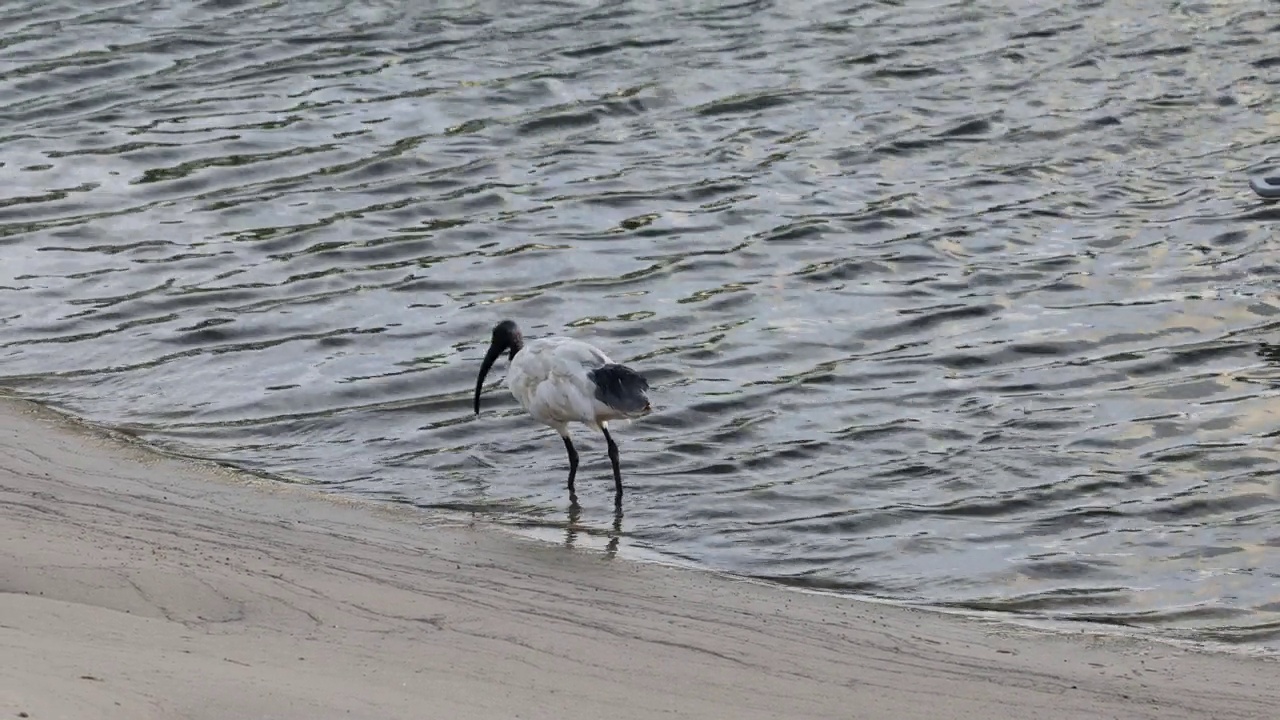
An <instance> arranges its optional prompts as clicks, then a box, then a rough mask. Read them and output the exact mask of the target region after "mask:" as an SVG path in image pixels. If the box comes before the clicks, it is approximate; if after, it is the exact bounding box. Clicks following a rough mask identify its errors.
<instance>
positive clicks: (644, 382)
mask: <svg viewBox="0 0 1280 720" xmlns="http://www.w3.org/2000/svg"><path fill="white" fill-rule="evenodd" d="M587 377H589V378H590V379H591V382H593V383H595V385H596V399H597V400H599V401H600V402H602V403H604V404H605V405H608V406H609V407H611V408H616V409H617V410H619V411H621V412H624V413H643V412H646V411H647V410H648V409H649V398H648V397H646V396H645V392H646V391H648V390H649V381H648V379H646V378H645V376H643V375H641V374H640V373H638V372H636V371H635V370H632V369H631V368H629V367H627V366H626V365H619V364H617V363H610V364H608V365H601V366H600V367H598V368H596V369H595V370H592V371H591V372H589V373H587Z"/></svg>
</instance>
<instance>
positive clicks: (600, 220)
mask: <svg viewBox="0 0 1280 720" xmlns="http://www.w3.org/2000/svg"><path fill="white" fill-rule="evenodd" d="M0 7H3V13H0V383H2V384H5V385H8V386H11V387H13V388H15V389H17V390H18V391H19V392H22V393H24V394H28V395H31V396H34V397H38V398H43V399H45V400H48V401H50V402H53V403H55V404H57V405H60V406H63V407H66V408H69V409H71V410H73V411H75V412H77V413H80V414H83V415H85V416H87V417H89V418H91V419H94V420H96V421H99V422H104V423H108V424H113V425H116V426H121V427H124V428H127V429H131V430H132V431H134V432H137V433H138V434H140V435H142V436H144V437H147V438H149V439H151V440H154V441H156V442H159V443H161V444H163V445H166V446H169V447H172V448H177V449H180V450H182V451H185V452H189V453H191V454H196V455H201V456H206V457H214V458H219V459H222V460H226V461H230V462H234V463H236V464H239V465H242V466H245V467H248V468H253V469H256V470H259V471H264V472H269V473H274V474H278V475H280V476H282V477H293V478H299V479H307V480H309V481H314V482H318V483H323V484H325V485H327V486H330V487H332V488H333V489H334V490H335V491H337V492H345V493H358V494H362V495H369V496H374V497H378V498H382V499H386V500H388V501H396V502H406V503H415V504H418V505H422V506H424V507H446V508H457V509H467V510H476V511H480V512H485V513H490V514H492V515H493V516H495V517H497V518H500V519H501V520H502V521H503V522H509V523H514V524H516V525H518V526H523V527H541V528H551V529H555V528H559V529H560V531H563V530H564V528H565V527H566V525H567V524H569V523H570V521H572V522H573V523H574V524H576V525H579V526H581V527H582V528H583V529H584V531H588V532H590V533H593V534H596V535H599V536H601V537H605V536H609V535H610V534H613V535H614V537H615V541H616V542H621V543H623V544H627V545H631V546H641V547H647V548H651V549H652V550H655V551H658V552H661V553H665V554H668V555H670V556H676V557H680V558H683V559H685V560H690V561H693V562H696V563H700V564H704V565H707V566H712V567H717V568H724V569H728V570H732V571H735V572H740V573H746V574H750V575H754V576H758V577H764V578H771V579H776V580H780V581H785V582H788V583H794V584H803V585H807V586H815V587H823V588H833V589H843V590H850V591H857V592H861V593H869V594H873V595H879V596H884V597H889V598H899V599H905V600H911V601H924V602H931V603H945V604H951V605H958V606H963V607H978V608H989V609H997V610H1006V611H1012V612H1018V613H1026V614H1031V615H1035V616H1039V617H1050V618H1058V617H1067V618H1092V619H1104V620H1107V621H1110V622H1116V623H1129V624H1134V625H1139V626H1144V627H1154V628H1157V629H1160V630H1161V631H1164V632H1171V633H1185V632H1193V631H1194V632H1197V633H1199V634H1200V636H1201V637H1206V636H1207V637H1219V638H1226V639H1231V640H1247V641H1268V642H1272V643H1277V642H1280V640H1277V638H1280V560H1277V555H1278V554H1280V503H1278V502H1277V500H1278V497H1280V495H1278V493H1280V485H1278V481H1277V475H1276V469H1277V461H1278V460H1280V453H1278V452H1277V450H1276V443H1277V434H1278V433H1280V397H1277V395H1278V393H1277V386H1278V384H1280V367H1277V365H1276V361H1277V360H1280V292H1278V291H1277V286H1278V285H1280V259H1278V258H1280V255H1278V253H1280V232H1278V231H1277V227H1280V209H1276V208H1274V206H1268V205H1267V204H1266V203H1264V202H1263V201H1261V200H1259V199H1257V198H1255V197H1254V196H1252V195H1251V194H1250V193H1249V191H1248V189H1247V186H1246V185H1245V180H1246V179H1247V176H1248V175H1249V174H1250V173H1255V172H1261V171H1262V170H1265V169H1268V168H1270V167H1275V165H1276V164H1280V152H1277V150H1276V147H1277V145H1275V144H1274V141H1275V140H1276V138H1277V137H1280V110H1278V109H1280V97H1278V95H1280V93H1278V92H1277V91H1278V89H1280V78H1278V73H1280V19H1277V18H1276V17H1275V16H1274V14H1272V15H1271V16H1270V17H1269V16H1268V11H1270V12H1271V13H1274V10H1275V7H1276V6H1275V4H1274V3H1272V2H1265V1H1263V0H1210V1H1207V2H1167V1H1166V2H1145V1H1144V2H1139V1H1138V0H1127V1H1121V0H1093V1H1087V2H1075V3H1061V2H1053V3H1049V2H1043V1H1042V0H1031V1H1030V2H1007V1H1005V2H996V1H995V0H972V1H968V2H945V1H933V2H930V1H927V0H881V1H869V2H857V1H850V2H839V3H837V2H810V3H783V2H765V1H757V2H726V1H723V0H704V1H695V2H660V1H657V0H649V1H644V0H641V1H636V2H623V1H620V0H602V1H601V2H548V1H546V0H530V1H529V2H522V3H509V2H498V1H497V0H476V1H475V2H441V3H415V2H407V1H394V2H392V1H388V2H370V1H367V0H365V1H361V0H343V1H342V2H337V1H334V0H316V1H315V2H306V3H291V2H283V1H276V2H235V1H225V2H214V1H208V2H176V1H156V2H140V1H135V0H117V1H115V2H92V1H88V0H86V1H77V2H50V1H47V0H40V1H38V2H37V1H35V0H21V1H18V2H14V1H12V0H10V1H9V2H4V3H3V4H2V5H0ZM503 317H510V318H513V319H516V320H517V321H519V322H520V323H521V325H522V326H523V327H524V329H525V332H526V334H527V335H529V336H537V335H542V334H550V333H565V334H569V335H572V336H575V337H579V338H583V339H589V340H591V341H593V342H595V343H597V344H599V345H600V346H601V347H602V348H604V349H605V350H606V351H607V352H609V353H610V354H611V355H613V356H614V358H615V359H618V360H620V361H624V362H627V363H630V364H632V365H634V366H635V367H637V368H641V369H643V370H645V371H646V372H647V374H648V375H649V376H650V379H651V382H652V384H653V386H654V400H655V403H656V405H657V410H656V412H655V413H654V414H653V415H652V416H651V417H649V418H648V419H646V420H644V421H642V422H638V423H635V424H633V425H631V426H630V427H629V428H626V429H624V430H620V431H619V432H618V433H617V437H618V439H619V441H620V444H621V448H622V461H623V468H624V474H625V476H626V479H627V483H628V487H629V491H628V493H629V494H628V495H627V496H626V515H625V517H624V518H623V519H622V520H621V523H620V524H619V527H618V529H614V517H613V513H612V482H611V480H610V477H609V469H608V467H609V466H608V460H607V459H606V457H605V453H604V443H603V442H602V440H601V439H600V438H598V437H594V436H592V435H591V434H590V433H587V432H585V431H580V432H579V433H578V438H579V441H578V445H579V449H580V451H581V452H582V458H583V465H582V469H581V471H580V473H579V479H578V488H579V494H580V496H581V498H582V502H583V506H584V507H583V510H582V513H581V516H580V517H574V518H568V517H567V516H566V511H567V498H566V493H565V490H564V477H565V472H566V459H565V457H564V450H563V447H562V445H561V443H560V442H559V441H558V439H556V437H555V435H554V433H552V432H551V431H549V430H547V429H545V428H542V427H540V426H538V425H536V424H535V423H533V422H531V421H530V419H529V418H528V417H527V416H526V415H524V414H522V413H521V412H520V411H519V408H518V407H517V406H516V404H515V402H514V400H512V399H511V397H510V396H509V395H508V394H507V393H506V391H505V390H503V389H501V388H499V387H497V385H496V381H498V380H500V379H501V377H502V374H503V368H504V367H505V364H502V365H500V366H499V369H498V371H497V373H496V374H495V375H493V376H491V381H492V388H493V389H491V390H489V391H488V394H487V396H486V399H485V403H486V405H485V407H486V411H485V412H484V413H483V414H482V415H481V416H480V417H478V418H476V417H475V416H474V415H473V414H472V412H471V409H470V403H471V398H470V394H469V393H470V390H471V388H472V386H473V384H474V382H475V373H476V371H477V369H478V365H479V361H480V358H481V356H482V355H483V353H484V349H485V343H486V341H487V338H488V332H489V329H490V328H491V327H492V325H493V324H494V323H495V322H497V320H499V319H501V318H503ZM1273 343H1274V344H1275V345H1273ZM619 531H620V536H619Z"/></svg>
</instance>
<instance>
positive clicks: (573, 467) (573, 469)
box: [560, 435, 578, 505]
mask: <svg viewBox="0 0 1280 720" xmlns="http://www.w3.org/2000/svg"><path fill="white" fill-rule="evenodd" d="M560 437H562V438H564V449H565V450H568V451H569V503H570V504H572V505H577V504H578V492H577V491H576V490H574V489H573V479H574V477H576V476H577V475H578V451H577V450H575V449H574V448H573V441H572V440H570V439H569V436H568V435H561V436H560Z"/></svg>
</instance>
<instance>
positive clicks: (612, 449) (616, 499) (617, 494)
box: [600, 427, 622, 508]
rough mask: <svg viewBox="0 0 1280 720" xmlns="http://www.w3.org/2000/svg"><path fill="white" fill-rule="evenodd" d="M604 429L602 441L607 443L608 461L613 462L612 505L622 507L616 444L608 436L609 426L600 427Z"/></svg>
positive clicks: (620, 476) (620, 479) (620, 471)
mask: <svg viewBox="0 0 1280 720" xmlns="http://www.w3.org/2000/svg"><path fill="white" fill-rule="evenodd" d="M600 429H601V430H602V431H604V441H605V442H606V443H608V444H609V462H611V463H613V488H614V496H613V505H614V507H619V508H620V507H622V469H621V468H619V467H618V444H617V443H615V442H614V441H613V438H612V437H610V436H609V428H607V427H602V428H600Z"/></svg>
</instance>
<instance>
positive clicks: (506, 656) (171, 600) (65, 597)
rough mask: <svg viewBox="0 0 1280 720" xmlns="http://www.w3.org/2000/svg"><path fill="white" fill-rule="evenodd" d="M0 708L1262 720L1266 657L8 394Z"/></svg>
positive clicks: (193, 713) (132, 718)
mask: <svg viewBox="0 0 1280 720" xmlns="http://www.w3.org/2000/svg"><path fill="white" fill-rule="evenodd" d="M0 538H2V539H3V542H0V718H14V717H20V716H21V715H20V713H26V717H30V718H32V719H33V720H46V719H52V718H67V719H68V720H70V719H73V718H75V719H80V718H97V719H103V720H105V719H109V718H120V719H121V720H124V719H126V718H127V719H128V720H142V719H144V718H164V719H166V720H169V719H172V718H193V719H204V718H208V719H210V720H214V719H217V720H223V719H224V718H236V717H254V718H273V719H274V718H281V719H283V718H297V719H298V720H320V719H323V718H338V717H342V718H353V717H356V718H379V719H384V718H462V717H470V718H495V719H497V718H502V719H504V720H506V719H509V718H557V719H568V718H592V719H596V718H601V717H608V718H654V717H681V718H789V719H790V718H858V719H859V720H881V719H883V720H907V719H910V718H922V719H928V720H946V719H949V718H973V719H974V720H992V719H997V718H1018V719H1019V720H1028V719H1032V718H1045V719H1051V720H1057V719H1061V720H1068V719H1069V720H1080V719H1090V718H1122V719H1128V718H1153V719H1154V718H1159V719H1161V720H1169V719H1171V718H1215V719H1217V720H1227V719H1229V718H1269V717H1273V716H1274V712H1275V711H1274V708H1275V707H1276V706H1277V705H1278V704H1280V690H1277V687H1276V684H1275V683H1274V681H1273V680H1274V677H1275V674H1276V672H1277V671H1280V667H1277V664H1276V663H1275V662H1274V661H1272V660H1268V659H1261V658H1254V657H1246V656H1243V655H1237V654H1225V653H1211V652H1204V651H1200V650H1195V649H1191V648H1187V647H1183V646H1174V645H1169V644H1164V643H1159V642H1154V641H1148V640H1143V639H1135V638H1126V637H1118V636H1112V635H1099V634H1088V633H1083V632H1081V633H1071V634H1063V633H1047V632H1042V631H1038V630H1033V629H1029V628H1023V627H1018V626H1013V625H1008V624H1003V623H993V622H990V621H986V620H980V619H970V618H962V617H956V616H952V615H946V614H942V613H935V612H931V611H925V610H916V609H910V608H898V607H892V606H883V605H879V604H870V603H864V602H860V601H857V600H851V599H847V598H840V597H834V596H827V595H818V594H809V593H799V592H795V591H789V590H785V589H781V588H773V587H769V586H766V585H762V584H759V583H753V582H745V581H741V580H736V579H733V578H729V577H723V576H720V575H716V574H711V573H703V572H697V571H692V570H685V569H680V568H672V567H666V566H661V565H656V564H643V563H635V562H631V561H628V560H622V559H610V558H607V557H606V556H604V555H603V554H601V553H598V552H595V551H589V550H583V549H568V548H565V547H563V546H558V545H552V544H544V543H537V542H533V541H527V540H523V539H521V538H516V537H512V536H510V535H508V534H506V533H502V532H498V531H495V530H493V529H492V528H486V527H484V526H483V525H482V524H479V525H476V526H470V525H468V524H460V523H459V522H458V521H448V520H443V519H438V518H433V517H429V516H424V514H423V513H420V512H413V511H408V510H403V509H400V508H396V507H385V506H382V505H375V504H372V503H362V502H359V501H353V500H350V499H342V498H337V497H333V496H329V495H325V494H321V493H319V492H316V491H314V490H311V489H308V488H306V487H304V486H290V485H283V484H280V483H273V482H268V481H261V480H258V479H256V478H253V477H251V476H246V475H241V474H238V473H234V472H231V471H228V470H224V469H222V468H218V467H216V466H212V465H209V464H204V463H196V462H190V461H186V460H180V459H174V458H169V457H165V456H162V455H159V454H156V453H153V452H151V451H149V450H147V449H145V448H142V447H139V446H135V445H132V444H127V443H124V442H122V441H120V440H119V439H117V438H114V437H112V436H110V435H108V434H105V433H102V432H99V431H97V430H94V429H92V428H86V427H83V426H81V425H79V424H77V423H74V422H70V421H67V420H66V419H64V418H62V417H61V416H59V415H57V414H55V413H53V412H51V411H48V410H45V409H43V408H39V407H37V406H34V405H30V404H28V403H24V402H20V401H12V400H5V401H2V402H0Z"/></svg>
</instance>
